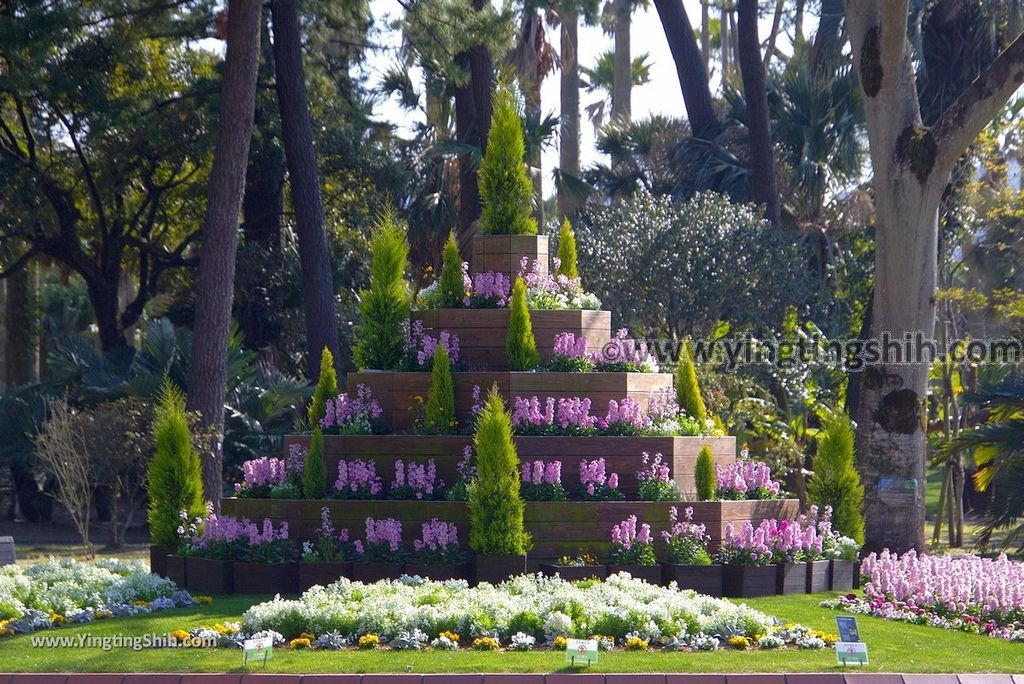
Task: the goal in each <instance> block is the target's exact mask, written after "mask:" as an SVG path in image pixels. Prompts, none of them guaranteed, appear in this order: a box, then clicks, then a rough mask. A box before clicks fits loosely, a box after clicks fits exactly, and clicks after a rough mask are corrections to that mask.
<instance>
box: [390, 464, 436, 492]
mask: <svg viewBox="0 0 1024 684" xmlns="http://www.w3.org/2000/svg"><path fill="white" fill-rule="evenodd" d="M443 492H444V481H443V480H441V479H439V478H438V477H437V465H436V464H435V463H434V459H430V460H429V461H427V462H426V463H415V462H411V463H409V464H406V463H405V462H404V461H402V460H401V459H398V460H397V461H395V479H394V481H392V483H391V488H390V494H391V498H392V499H417V500H427V501H429V500H430V499H436V498H438V497H439V496H440V495H441V494H442V493H443Z"/></svg>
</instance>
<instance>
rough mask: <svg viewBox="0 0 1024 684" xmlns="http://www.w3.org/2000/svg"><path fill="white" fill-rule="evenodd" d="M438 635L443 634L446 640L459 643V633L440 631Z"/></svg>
mask: <svg viewBox="0 0 1024 684" xmlns="http://www.w3.org/2000/svg"><path fill="white" fill-rule="evenodd" d="M439 636H443V637H444V638H445V639H447V640H448V641H454V642H455V643H459V635H458V634H456V633H455V632H441V634H440V635H439Z"/></svg>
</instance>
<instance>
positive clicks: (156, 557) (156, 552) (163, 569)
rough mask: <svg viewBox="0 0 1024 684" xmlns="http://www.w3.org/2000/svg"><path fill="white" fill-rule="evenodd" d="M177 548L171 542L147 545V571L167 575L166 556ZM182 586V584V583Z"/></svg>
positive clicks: (162, 575) (161, 575)
mask: <svg viewBox="0 0 1024 684" xmlns="http://www.w3.org/2000/svg"><path fill="white" fill-rule="evenodd" d="M177 550H178V548H177V547H176V546H173V545H172V544H154V545H153V546H150V547H149V571H150V572H152V573H153V574H154V575H159V576H160V577H167V557H168V556H169V555H171V554H172V553H175V552H176V551H177ZM182 586H184V585H182Z"/></svg>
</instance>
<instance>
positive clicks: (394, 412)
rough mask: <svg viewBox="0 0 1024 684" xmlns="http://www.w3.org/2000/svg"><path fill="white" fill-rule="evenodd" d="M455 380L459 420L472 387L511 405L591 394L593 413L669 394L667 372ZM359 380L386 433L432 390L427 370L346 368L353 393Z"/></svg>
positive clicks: (411, 421) (402, 425)
mask: <svg viewBox="0 0 1024 684" xmlns="http://www.w3.org/2000/svg"><path fill="white" fill-rule="evenodd" d="M452 380H453V382H454V385H455V415H456V417H457V418H458V419H459V423H460V424H467V423H468V421H469V420H470V419H471V418H472V416H473V403H474V399H473V388H474V387H479V388H480V389H481V390H482V391H483V392H487V391H488V390H489V389H490V388H491V386H492V385H497V387H498V391H499V393H500V394H501V396H502V398H503V399H504V400H505V403H506V404H507V405H509V406H511V405H513V404H514V403H515V397H526V398H529V397H532V396H537V397H538V398H539V399H540V400H541V401H543V400H544V399H546V398H547V397H553V398H555V399H556V400H557V399H564V398H570V397H580V398H581V399H590V402H591V406H592V408H591V413H593V414H594V415H604V414H605V413H606V412H607V410H608V402H609V401H611V400H612V399H614V400H615V401H621V400H622V399H623V398H624V397H630V398H632V399H635V400H636V401H637V402H638V403H639V404H640V405H641V406H647V404H648V402H649V401H650V400H651V398H652V397H655V396H665V395H666V394H668V395H669V396H671V395H672V374H671V373H554V372H537V373H520V372H509V371H503V372H491V373H481V372H459V373H452ZM360 385H365V386H366V387H368V388H370V391H371V392H372V393H373V397H374V399H376V400H377V403H378V404H380V407H381V410H382V411H383V412H384V415H383V416H382V418H381V420H382V422H383V424H384V426H385V427H386V428H387V429H388V430H389V431H390V432H408V431H411V430H413V429H414V428H415V427H416V423H417V421H418V420H421V419H422V414H423V402H424V401H425V400H426V398H427V395H428V394H429V392H430V373H429V372H398V371H361V372H358V373H349V374H348V379H347V381H346V391H347V392H348V393H349V396H354V395H355V393H356V392H357V391H358V388H359V386H360Z"/></svg>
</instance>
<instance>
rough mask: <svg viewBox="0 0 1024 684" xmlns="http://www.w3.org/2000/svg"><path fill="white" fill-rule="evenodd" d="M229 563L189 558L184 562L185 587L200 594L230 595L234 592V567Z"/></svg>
mask: <svg viewBox="0 0 1024 684" xmlns="http://www.w3.org/2000/svg"><path fill="white" fill-rule="evenodd" d="M233 565H234V564H233V563H232V562H231V561H223V560H214V559H212V558H198V557H196V556H189V557H188V559H187V560H186V561H185V579H186V580H187V581H186V583H185V586H187V587H188V590H189V591H191V592H193V593H195V592H199V593H201V594H231V593H234V591H235V575H234V567H233Z"/></svg>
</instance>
